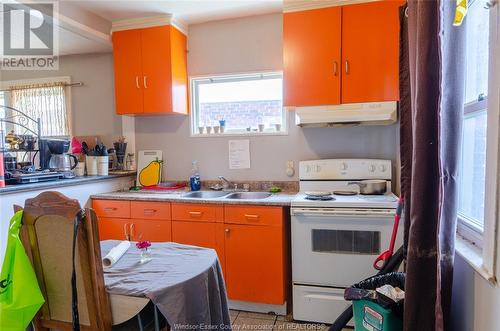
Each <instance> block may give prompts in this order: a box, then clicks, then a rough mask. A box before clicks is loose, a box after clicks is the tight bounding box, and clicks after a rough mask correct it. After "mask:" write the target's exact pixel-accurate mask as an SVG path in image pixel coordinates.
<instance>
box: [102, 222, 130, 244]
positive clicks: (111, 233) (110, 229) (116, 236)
mask: <svg viewBox="0 0 500 331" xmlns="http://www.w3.org/2000/svg"><path fill="white" fill-rule="evenodd" d="M130 223H131V220H130V219H128V218H108V217H99V221H98V226H99V240H110V239H113V240H128V234H129V225H130Z"/></svg>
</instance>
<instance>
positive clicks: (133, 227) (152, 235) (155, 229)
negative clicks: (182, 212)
mask: <svg viewBox="0 0 500 331" xmlns="http://www.w3.org/2000/svg"><path fill="white" fill-rule="evenodd" d="M129 227H130V240H133V241H139V240H149V241H155V242H160V241H172V222H171V221H166V220H152V219H131V220H130V225H129Z"/></svg>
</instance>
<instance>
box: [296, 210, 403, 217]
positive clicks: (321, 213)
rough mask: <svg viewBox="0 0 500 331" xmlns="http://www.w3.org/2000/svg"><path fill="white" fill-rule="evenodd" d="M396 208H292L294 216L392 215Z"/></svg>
mask: <svg viewBox="0 0 500 331" xmlns="http://www.w3.org/2000/svg"><path fill="white" fill-rule="evenodd" d="M395 213H396V210H395V209H349V208H343V209H333V208H328V209H327V208H292V210H291V214H292V216H344V217H346V216H347V217H349V216H352V217H357V216H363V217H381V216H382V217H392V216H394V214H395Z"/></svg>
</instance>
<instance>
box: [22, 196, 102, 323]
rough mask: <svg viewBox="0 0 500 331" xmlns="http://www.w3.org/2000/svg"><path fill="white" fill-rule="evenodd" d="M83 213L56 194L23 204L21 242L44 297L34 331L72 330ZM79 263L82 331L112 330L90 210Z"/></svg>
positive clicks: (70, 201) (65, 198)
mask: <svg viewBox="0 0 500 331" xmlns="http://www.w3.org/2000/svg"><path fill="white" fill-rule="evenodd" d="M80 210H81V207H80V204H79V202H78V201H77V200H73V199H69V198H67V197H66V196H64V195H63V194H61V193H58V192H43V193H41V194H40V195H38V196H37V197H35V198H33V199H28V200H26V202H25V206H24V213H23V232H24V233H25V235H23V236H22V240H23V244H24V246H25V247H26V248H27V250H28V252H27V253H28V256H30V258H31V259H32V263H33V267H34V269H35V273H36V276H37V279H38V284H39V286H40V289H41V291H42V293H43V296H44V297H45V304H44V305H43V307H42V309H41V311H40V312H39V314H38V316H37V318H36V319H35V321H34V324H35V328H37V327H39V328H40V329H42V330H43V329H58V330H72V324H71V323H72V308H71V307H72V289H71V273H72V244H73V230H74V219H75V216H76V214H77V213H78V212H79V211H80ZM26 241H27V242H26ZM75 263H76V274H77V277H76V279H77V289H78V309H79V316H80V325H81V329H82V330H92V331H94V330H111V309H110V305H109V301H108V295H107V293H106V289H105V286H104V276H103V270H102V259H101V250H100V244H99V234H98V229H97V216H96V214H95V212H94V211H93V210H92V209H86V211H85V217H84V219H83V222H82V224H81V225H80V227H79V228H78V233H77V246H76V261H75ZM37 330H38V329H37Z"/></svg>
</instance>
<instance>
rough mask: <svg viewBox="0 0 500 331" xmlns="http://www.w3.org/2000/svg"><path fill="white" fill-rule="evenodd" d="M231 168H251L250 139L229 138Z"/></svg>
mask: <svg viewBox="0 0 500 331" xmlns="http://www.w3.org/2000/svg"><path fill="white" fill-rule="evenodd" d="M229 169H250V140H248V139H242V140H229Z"/></svg>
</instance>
